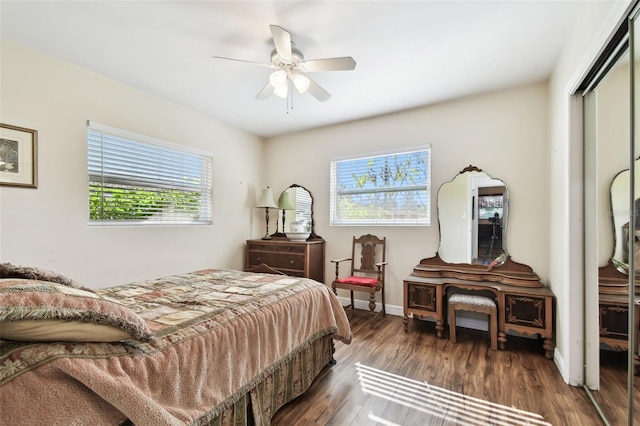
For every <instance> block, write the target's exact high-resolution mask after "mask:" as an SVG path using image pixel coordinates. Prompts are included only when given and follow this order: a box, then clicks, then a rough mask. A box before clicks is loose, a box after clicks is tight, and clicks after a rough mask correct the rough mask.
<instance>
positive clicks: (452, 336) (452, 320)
mask: <svg viewBox="0 0 640 426" xmlns="http://www.w3.org/2000/svg"><path fill="white" fill-rule="evenodd" d="M449 341H450V342H451V343H455V342H456V308H455V306H453V305H449Z"/></svg>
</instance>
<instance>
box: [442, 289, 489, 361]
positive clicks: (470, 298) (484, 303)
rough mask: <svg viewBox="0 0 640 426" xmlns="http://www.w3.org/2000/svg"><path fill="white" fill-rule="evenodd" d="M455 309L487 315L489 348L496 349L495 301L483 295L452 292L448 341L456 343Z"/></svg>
mask: <svg viewBox="0 0 640 426" xmlns="http://www.w3.org/2000/svg"><path fill="white" fill-rule="evenodd" d="M456 311H469V312H479V313H482V314H486V315H488V316H489V336H490V338H491V349H493V350H494V351H495V350H497V349H498V313H497V309H496V302H495V301H494V300H493V299H491V298H489V297H485V296H477V295H473V294H461V293H456V294H452V295H451V296H450V297H449V341H451V343H456Z"/></svg>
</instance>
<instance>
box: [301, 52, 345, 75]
mask: <svg viewBox="0 0 640 426" xmlns="http://www.w3.org/2000/svg"><path fill="white" fill-rule="evenodd" d="M355 67H356V61H355V60H354V59H353V58H352V57H351V56H345V57H342V58H326V59H312V60H310V61H304V63H303V64H302V65H301V66H300V68H302V69H303V70H304V71H308V72H315V71H350V70H353V69H355Z"/></svg>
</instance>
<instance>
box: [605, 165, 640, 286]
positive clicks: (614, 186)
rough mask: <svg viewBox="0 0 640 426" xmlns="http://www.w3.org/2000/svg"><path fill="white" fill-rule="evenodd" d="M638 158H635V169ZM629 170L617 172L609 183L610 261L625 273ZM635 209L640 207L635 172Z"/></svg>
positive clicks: (638, 247) (638, 254)
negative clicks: (611, 249) (611, 233)
mask: <svg viewBox="0 0 640 426" xmlns="http://www.w3.org/2000/svg"><path fill="white" fill-rule="evenodd" d="M639 163H640V160H636V161H635V164H636V166H635V167H636V169H637V170H640V169H638V164H639ZM630 176H631V174H630V172H629V170H628V169H627V170H623V171H622V172H620V173H618V174H617V175H616V177H615V178H614V179H613V182H612V183H611V215H612V217H613V232H614V234H613V235H614V242H615V245H614V249H613V250H614V251H613V256H612V259H611V260H612V262H613V264H614V265H615V266H616V269H618V271H620V272H623V273H625V274H628V273H629V266H628V265H629V257H630V253H629V244H628V242H629V218H630V217H631V212H630V209H629V188H630V186H629V185H630V180H629V179H630ZM634 179H635V189H634V191H635V200H636V201H635V204H636V206H635V210H636V211H638V209H640V175H639V174H637V173H636V174H635V178H634ZM638 222H639V221H638V220H636V224H635V231H634V234H635V235H636V237H635V239H634V241H635V242H634V244H633V253H632V254H631V255H632V256H633V257H634V260H635V265H636V275H638V269H637V266H638V265H640V227H639V225H640V224H639V223H638Z"/></svg>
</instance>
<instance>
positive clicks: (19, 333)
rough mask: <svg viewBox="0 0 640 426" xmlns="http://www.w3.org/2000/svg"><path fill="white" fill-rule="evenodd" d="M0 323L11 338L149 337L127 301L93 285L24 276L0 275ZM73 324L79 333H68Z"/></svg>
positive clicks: (0, 334) (1, 331)
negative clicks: (113, 298) (80, 286)
mask: <svg viewBox="0 0 640 426" xmlns="http://www.w3.org/2000/svg"><path fill="white" fill-rule="evenodd" d="M45 320H46V322H45ZM12 322H15V324H8V323H12ZM36 323H39V324H36ZM0 324H1V326H0V338H3V339H5V338H6V339H12V340H27V341H34V340H38V341H83V342H87V341H92V342H95V341H103V342H106V341H118V340H126V339H130V338H133V339H137V340H141V341H151V340H153V336H152V334H151V331H150V330H149V328H148V327H147V323H146V322H145V320H144V319H143V318H142V317H141V316H139V315H138V314H136V313H135V312H133V311H132V310H131V309H129V308H127V307H126V306H123V305H120V304H118V303H115V302H112V301H110V300H107V299H105V298H103V297H101V296H100V295H98V294H96V293H94V292H92V291H86V290H82V289H77V288H74V287H69V286H66V285H62V284H59V283H52V282H48V281H40V280H32V279H23V278H4V279H0ZM96 325H100V326H103V327H96ZM105 327H107V328H105ZM73 330H78V334H77V336H76V338H75V339H70V338H69V336H70V333H73ZM94 332H95V333H97V334H94V335H91V333H94ZM121 332H124V334H123V333H121ZM47 334H49V336H48V337H47V338H42V336H43V335H47ZM103 339H106V340H103Z"/></svg>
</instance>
